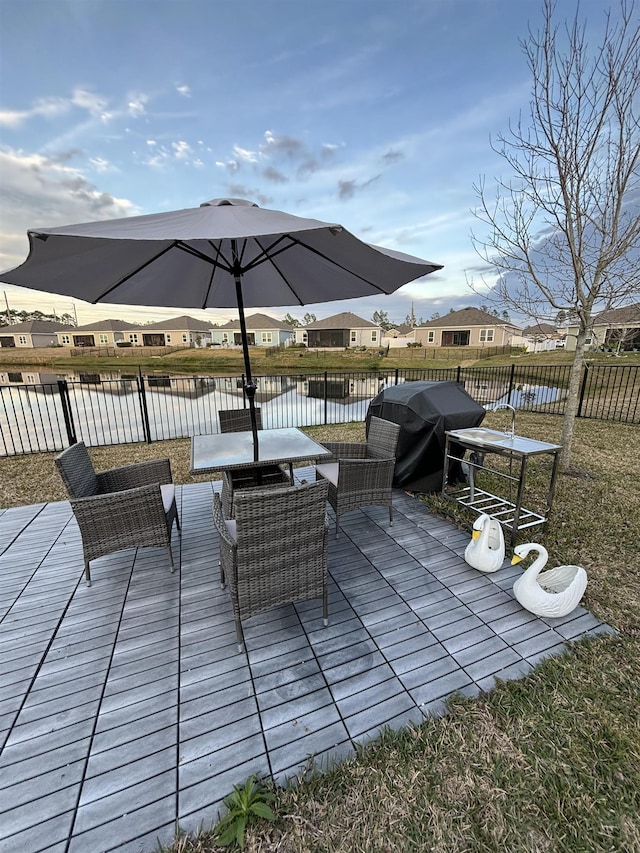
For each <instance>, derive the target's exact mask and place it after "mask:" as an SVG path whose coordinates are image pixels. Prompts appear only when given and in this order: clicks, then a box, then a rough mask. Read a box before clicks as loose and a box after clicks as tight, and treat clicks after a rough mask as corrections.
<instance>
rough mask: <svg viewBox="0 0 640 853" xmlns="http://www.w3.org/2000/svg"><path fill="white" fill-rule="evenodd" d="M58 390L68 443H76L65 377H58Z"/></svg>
mask: <svg viewBox="0 0 640 853" xmlns="http://www.w3.org/2000/svg"><path fill="white" fill-rule="evenodd" d="M58 391H59V393H60V403H61V405H62V416H63V418H64V425H65V429H66V430H67V439H68V440H69V444H77V443H78V438H77V436H76V428H75V424H74V423H73V414H72V413H71V399H70V397H69V386H68V384H67V380H66V379H58Z"/></svg>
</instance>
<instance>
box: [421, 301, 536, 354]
mask: <svg viewBox="0 0 640 853" xmlns="http://www.w3.org/2000/svg"><path fill="white" fill-rule="evenodd" d="M519 334H520V329H519V328H518V327H517V326H516V325H514V324H513V323H512V322H510V321H506V320H502V319H501V318H500V317H496V316H495V314H488V313H487V312H486V311H481V310H480V309H479V308H462V309H461V310H460V311H451V312H450V313H449V314H445V315H444V317H438V318H437V319H435V320H429V321H428V322H426V323H423V324H422V325H421V326H418V327H417V328H416V329H415V337H416V342H417V343H421V344H422V345H423V346H427V347H484V346H497V347H502V346H510V345H511V339H512V338H513V337H514V336H515V335H519Z"/></svg>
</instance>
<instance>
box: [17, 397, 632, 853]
mask: <svg viewBox="0 0 640 853" xmlns="http://www.w3.org/2000/svg"><path fill="white" fill-rule="evenodd" d="M504 414H505V413H504V412H497V413H488V414H487V417H486V418H485V421H484V424H485V425H486V426H495V427H499V428H500V427H503V426H504V423H503V421H502V420H501V418H502V417H503V416H504ZM561 427H562V421H561V418H559V417H557V416H550V415H539V414H529V413H526V412H519V413H518V420H517V431H518V433H520V434H522V435H526V436H530V437H532V438H540V439H544V440H548V441H557V440H558V439H559V437H560V431H561ZM308 432H309V433H310V434H312V435H313V436H314V437H315V438H318V439H320V440H322V439H323V438H324V439H328V438H329V436H331V437H334V438H337V439H341V438H346V439H351V440H360V439H362V438H364V429H363V425H362V424H351V425H346V426H342V427H314V428H310V429H309V430H308ZM639 450H640V431H639V428H638V426H634V425H629V424H615V423H606V422H602V421H595V420H594V421H587V420H580V421H578V422H577V424H576V432H575V439H574V447H573V469H572V471H571V473H570V474H563V475H560V477H559V480H558V486H557V490H556V498H555V502H554V507H553V512H552V516H551V520H550V522H549V524H548V526H547V528H546V530H545V531H544V533H543V534H542V536H541V537H540V539H541V541H542V542H543V544H544V545H545V546H546V547H547V548H548V550H549V554H550V564H553V565H557V564H560V563H578V564H580V565H582V566H584V567H585V569H586V570H587V574H588V576H589V585H588V587H587V591H586V595H585V599H584V603H585V605H586V607H588V608H589V609H590V610H591V611H592V612H593V613H595V614H596V615H597V616H598V617H599V618H600V619H602V620H603V621H605V622H607V623H608V624H609V625H611V626H612V627H614V628H615V629H617V631H618V632H619V633H618V635H616V636H603V637H600V638H597V639H593V640H590V641H583V642H581V643H578V644H575V645H574V646H573V647H572V649H571V650H570V651H569V652H568V653H567V654H565V655H563V656H562V657H559V658H553V659H550V660H548V661H546V662H544V663H543V664H541V665H540V666H539V667H538V668H537V669H536V670H535V671H534V672H533V673H532V674H531V675H530V676H528V677H527V678H525V679H523V680H522V681H515V682H508V683H504V684H500V685H499V686H497V687H496V689H495V690H493V691H492V692H491V693H489V694H486V695H484V696H482V697H480V698H478V699H473V700H471V699H463V698H460V697H454V698H453V699H452V700H451V701H450V703H449V712H448V714H447V715H446V716H443V717H442V718H434V719H431V720H428V721H427V722H425V723H424V724H423V725H422V726H420V727H417V728H409V729H406V730H404V731H402V732H398V733H391V732H387V733H385V734H384V735H383V736H382V737H381V738H380V739H379V740H377V741H376V742H374V743H372V744H370V745H369V746H367V747H366V748H363V749H362V750H361V751H360V752H359V754H358V755H357V756H356V757H355V758H353V759H351V760H349V761H347V762H345V763H343V764H340V765H337V766H335V767H333V768H329V769H324V770H325V772H318V773H314V772H312V771H311V770H310V772H309V773H308V774H306V776H305V778H301V779H300V780H298V784H295V785H292V786H291V787H290V788H288V789H287V790H277V791H276V800H275V803H274V804H273V807H274V811H275V814H276V820H275V821H274V822H273V823H268V822H261V823H258V824H257V825H256V826H255V827H254V828H252V829H250V830H249V832H248V834H247V838H246V849H248V850H250V851H254V853H258V851H279V853H285V851H286V853H293V852H294V851H299V853H303V851H304V853H307V851H345V853H347V851H349V852H350V853H351V851H354V853H355V852H356V851H362V853H365V851H367V853H371V852H372V851H373V852H374V853H377V851H380V853H391V851H451V853H454V851H455V853H459V851H478V853H480V851H507V853H511V851H532V853H533V851H554V853H556V851H566V853H576V851H585V853H587V851H588V852H589V853H591V851H621V853H622V851H624V853H628V852H629V851H640V713H639V705H640V568H639V566H638V549H639V547H640V489H639V488H638V482H639V481H640V460H639V453H638V451H639ZM188 452H189V443H188V441H171V442H162V443H157V444H153V445H151V446H147V445H134V446H126V447H119V448H118V447H114V448H100V449H95V450H92V456H93V457H94V460H95V462H96V467H99V468H101V467H108V466H110V465H114V464H119V463H120V462H122V461H125V460H126V461H135V460H137V459H139V458H157V457H159V456H163V455H169V456H170V457H171V459H172V467H173V472H174V478H175V480H176V482H179V483H180V482H192V481H193V478H191V477H190V475H189V473H188ZM538 459H540V460H541V459H542V458H541V457H538ZM538 464H539V465H540V466H543V464H544V463H543V462H542V461H539V463H538ZM544 474H545V471H544V470H543V468H542V467H540V469H536V468H535V466H532V471H531V477H532V482H533V488H534V490H535V489H536V488H537V487H538V486H537V484H542V481H543V480H544V476H543V475H544ZM539 487H540V488H542V486H541V485H539ZM63 496H64V495H63V490H62V489H61V487H60V485H59V482H58V478H57V474H56V472H55V470H54V467H53V454H41V455H37V456H29V457H17V458H11V459H6V458H3V459H0V506H12V505H15V504H21V503H32V502H36V501H43V500H55V499H60V498H62V497H63ZM425 500H426V502H427V503H428V504H429V505H430V507H431V508H432V509H433V511H436V512H441V513H446V514H447V515H451V516H453V517H454V518H455V519H456V521H457V523H459V524H461V525H467V526H468V525H469V524H470V522H471V521H472V517H467V516H465V515H464V513H463V512H459V511H458V510H457V509H456V505H454V504H451V503H450V502H447V501H443V500H442V499H440V498H439V497H437V496H425ZM527 565H528V563H527ZM217 849H218V848H217V847H216V846H215V844H214V842H213V840H212V839H211V837H210V836H207V835H202V836H200V837H198V838H181V839H179V840H177V841H176V843H175V845H174V846H173V847H172V848H171V851H172V853H208V851H214V850H217Z"/></svg>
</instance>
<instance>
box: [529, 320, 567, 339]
mask: <svg viewBox="0 0 640 853" xmlns="http://www.w3.org/2000/svg"><path fill="white" fill-rule="evenodd" d="M522 334H523V335H524V336H525V337H526V336H527V335H544V336H545V337H547V338H549V337H552V338H554V337H556V336H557V334H558V331H557V329H556V327H555V326H552V325H551V324H550V323H534V325H533V326H527V328H526V329H523V330H522Z"/></svg>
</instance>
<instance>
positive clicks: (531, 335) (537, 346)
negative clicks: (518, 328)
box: [511, 323, 565, 352]
mask: <svg viewBox="0 0 640 853" xmlns="http://www.w3.org/2000/svg"><path fill="white" fill-rule="evenodd" d="M564 341H565V337H564V335H563V334H560V333H559V332H558V330H557V329H556V327H555V326H552V325H551V324H550V323H535V324H534V325H532V326H527V327H526V328H525V329H523V330H522V332H521V333H520V335H516V336H514V337H513V338H512V339H511V346H514V347H519V346H521V347H524V349H526V351H527V352H548V351H549V350H555V349H557V348H558V347H563V346H564Z"/></svg>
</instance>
